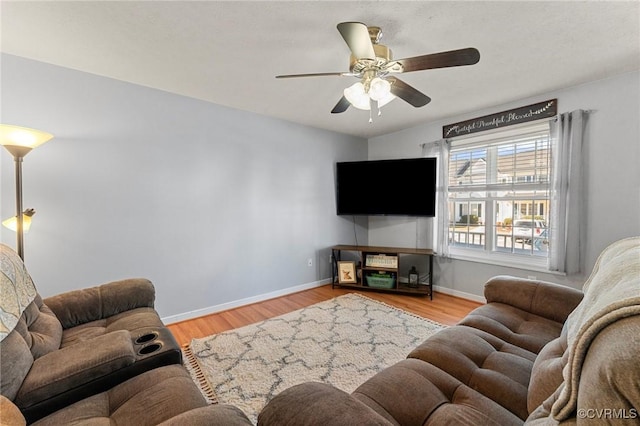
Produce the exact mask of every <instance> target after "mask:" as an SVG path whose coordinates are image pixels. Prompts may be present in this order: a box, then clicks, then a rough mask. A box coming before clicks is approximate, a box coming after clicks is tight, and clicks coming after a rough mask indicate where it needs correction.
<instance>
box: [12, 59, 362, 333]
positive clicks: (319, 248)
mask: <svg viewBox="0 0 640 426" xmlns="http://www.w3.org/2000/svg"><path fill="white" fill-rule="evenodd" d="M1 66H2V76H1V77H2V81H1V83H2V97H1V102H2V104H1V106H2V117H1V118H2V122H3V123H9V124H16V125H23V126H27V127H33V128H37V129H40V130H45V131H48V132H50V133H53V134H54V135H55V138H54V139H53V140H51V141H50V142H48V143H46V144H45V145H43V146H41V147H39V148H38V149H36V150H34V151H33V152H31V153H30V154H29V155H28V156H27V157H26V158H25V161H24V166H23V170H24V191H23V192H24V206H25V207H33V208H35V209H36V212H37V213H36V215H35V216H34V222H33V226H32V229H31V232H29V233H28V234H27V235H26V238H25V245H26V248H25V261H26V264H27V267H28V268H29V271H30V273H31V275H32V276H33V278H34V280H35V282H36V286H37V287H38V289H39V290H40V293H41V294H42V295H43V296H48V295H53V294H57V293H60V292H63V291H67V290H71V289H76V288H82V287H86V286H90V285H96V284H100V283H103V282H106V281H110V280H116V279H120V278H126V277H132V276H142V277H148V278H149V279H151V280H152V281H153V282H154V284H155V285H156V289H157V308H158V310H159V312H160V314H161V315H162V316H163V317H165V318H168V319H169V320H177V319H182V318H186V317H189V316H193V315H198V314H203V313H207V312H210V311H215V310H218V309H222V308H226V307H231V306H235V305H237V304H242V303H247V302H251V301H254V300H260V299H261V298H264V297H271V296H275V295H278V294H280V293H283V292H289V291H291V290H292V289H301V288H306V287H310V286H314V285H318V284H320V283H322V282H325V281H326V279H327V278H328V277H329V276H330V272H329V271H330V270H329V250H328V247H330V246H331V245H333V244H336V243H347V244H349V243H354V242H355V241H354V225H353V223H352V221H351V220H350V219H344V218H340V217H337V216H336V214H335V195H334V163H335V162H336V161H346V160H358V159H366V158H367V141H366V140H365V139H359V138H355V137H351V136H346V135H342V134H338V133H332V132H328V131H324V130H318V129H313V128H309V127H304V126H300V125H297V124H292V123H289V122H286V121H281V120H275V119H270V118H267V117H264V116H260V115H256V114H251V113H247V112H242V111H238V110H233V109H229V108H225V107H221V106H218V105H214V104H211V103H207V102H202V101H198V100H194V99H190V98H186V97H181V96H176V95H173V94H169V93H166V92H162V91H158V90H153V89H149V88H145V87H141V86H136V85H133V84H128V83H124V82H120V81H116V80H112V79H107V78H103V77H100V76H96V75H91V74H87V73H82V72H77V71H73V70H69V69H65V68H60V67H56V66H52V65H48V64H44V63H41V62H35V61H31V60H26V59H24V58H18V57H15V56H10V55H2V64H1ZM1 151H2V154H0V155H1V163H0V164H1V166H2V171H1V176H2V187H1V189H2V194H1V197H0V200H1V203H2V205H1V214H2V217H3V218H6V217H9V216H12V215H14V214H15V210H14V209H15V204H14V193H15V192H14V175H13V170H14V169H13V159H12V157H11V156H10V154H8V153H7V152H6V151H5V150H4V149H3V150H1ZM2 228H3V229H2V234H1V240H2V242H3V243H6V244H9V245H11V246H12V247H15V234H14V233H13V232H11V231H9V230H7V229H5V228H4V227H2ZM357 228H358V232H359V235H358V240H359V242H360V243H363V242H366V239H367V233H366V229H365V228H366V222H362V223H360V225H358V226H357ZM308 259H312V262H313V266H312V267H309V266H308V265H307V263H308Z"/></svg>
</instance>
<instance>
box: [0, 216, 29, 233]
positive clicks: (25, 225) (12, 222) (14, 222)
mask: <svg viewBox="0 0 640 426" xmlns="http://www.w3.org/2000/svg"><path fill="white" fill-rule="evenodd" d="M2 225H4V226H5V227H7V228H9V229H11V230H12V231H13V232H18V217H17V216H13V217H10V218H9V219H5V220H3V221H2ZM30 228H31V216H27V215H23V216H22V231H23V232H24V233H25V234H26V233H27V232H29V229H30Z"/></svg>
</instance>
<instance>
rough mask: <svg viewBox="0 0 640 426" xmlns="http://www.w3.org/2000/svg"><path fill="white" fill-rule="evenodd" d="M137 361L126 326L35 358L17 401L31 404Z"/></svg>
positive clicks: (29, 405) (21, 406) (23, 405)
mask: <svg viewBox="0 0 640 426" xmlns="http://www.w3.org/2000/svg"><path fill="white" fill-rule="evenodd" d="M135 361H136V352H135V349H134V347H133V343H132V340H131V334H130V333H129V332H128V331H125V330H118V331H114V332H112V333H109V334H103V335H101V336H97V337H94V338H92V339H88V340H84V341H82V342H79V343H76V344H75V345H71V346H67V347H64V348H62V349H59V350H56V351H52V352H49V353H48V354H46V355H43V356H41V357H40V358H38V359H36V360H35V361H34V363H33V365H32V366H31V370H29V373H28V374H27V376H26V377H25V379H24V381H23V382H22V386H21V387H20V389H19V391H18V394H17V395H16V398H15V404H16V405H17V406H18V407H20V408H21V409H22V408H25V409H26V408H28V407H31V406H33V405H34V404H40V403H42V401H45V400H47V399H50V398H52V397H56V396H58V395H60V394H63V393H65V392H70V391H72V390H73V389H75V388H78V387H81V386H83V385H87V384H89V383H91V382H93V381H95V380H97V379H100V378H102V377H104V376H107V375H109V374H111V373H113V372H114V371H117V370H119V369H122V368H124V367H127V366H129V365H131V364H133V363H134V362H135Z"/></svg>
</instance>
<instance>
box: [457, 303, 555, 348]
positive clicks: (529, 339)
mask: <svg viewBox="0 0 640 426" xmlns="http://www.w3.org/2000/svg"><path fill="white" fill-rule="evenodd" d="M458 324H460V325H466V326H469V327H473V328H477V329H479V330H483V331H486V332H487V333H489V334H492V335H494V336H496V337H498V338H500V339H502V340H504V341H505V342H508V343H511V344H513V345H516V346H519V347H521V348H524V349H526V350H528V351H530V352H533V353H535V354H537V353H538V352H540V350H541V349H542V348H543V347H544V346H545V345H546V344H547V343H549V342H550V341H551V340H553V339H555V338H556V337H558V336H559V335H560V331H561V330H562V323H560V322H556V321H554V320H550V319H547V318H545V317H541V316H539V315H535V314H532V313H530V312H527V311H525V310H522V309H520V308H516V307H514V306H511V305H506V304H504V303H497V302H495V303H490V304H487V305H483V306H480V307H479V308H476V309H474V310H473V311H471V312H470V313H469V315H467V316H466V317H465V318H463V319H462V321H460V322H459V323H458Z"/></svg>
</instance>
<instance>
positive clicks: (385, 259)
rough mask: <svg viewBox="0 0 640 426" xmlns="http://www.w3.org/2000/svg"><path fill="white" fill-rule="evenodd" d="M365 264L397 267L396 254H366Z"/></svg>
mask: <svg viewBox="0 0 640 426" xmlns="http://www.w3.org/2000/svg"><path fill="white" fill-rule="evenodd" d="M365 266H369V267H373V268H391V269H398V256H387V255H386V254H368V255H367V257H366V258H365Z"/></svg>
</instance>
